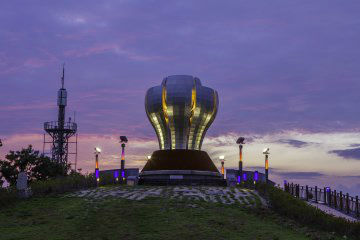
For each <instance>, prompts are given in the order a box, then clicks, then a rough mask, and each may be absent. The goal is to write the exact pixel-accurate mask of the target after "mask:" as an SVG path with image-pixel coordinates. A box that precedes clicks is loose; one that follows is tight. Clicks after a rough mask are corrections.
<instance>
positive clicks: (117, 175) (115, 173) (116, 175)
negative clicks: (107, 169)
mask: <svg viewBox="0 0 360 240" xmlns="http://www.w3.org/2000/svg"><path fill="white" fill-rule="evenodd" d="M118 177H119V171H117V170H115V171H114V178H118Z"/></svg>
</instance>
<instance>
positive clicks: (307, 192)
mask: <svg viewBox="0 0 360 240" xmlns="http://www.w3.org/2000/svg"><path fill="white" fill-rule="evenodd" d="M305 189H306V190H305V191H306V201H309V187H308V185H306V187H305Z"/></svg>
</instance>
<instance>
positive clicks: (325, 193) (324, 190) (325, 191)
mask: <svg viewBox="0 0 360 240" xmlns="http://www.w3.org/2000/svg"><path fill="white" fill-rule="evenodd" d="M324 203H325V205H326V188H324Z"/></svg>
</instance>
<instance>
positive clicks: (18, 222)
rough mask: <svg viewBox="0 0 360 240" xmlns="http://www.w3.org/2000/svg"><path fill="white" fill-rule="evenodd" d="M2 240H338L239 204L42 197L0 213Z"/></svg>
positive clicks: (161, 199)
mask: <svg viewBox="0 0 360 240" xmlns="http://www.w3.org/2000/svg"><path fill="white" fill-rule="evenodd" d="M309 232H310V233H309ZM315 235H316V236H317V237H318V238H315V237H314V236H315ZM0 239H2V240H5V239H16V240H19V239H29V240H31V239H36V240H40V239H75V240H78V239H249V240H250V239H251V240H254V239H264V240H270V239H284V240H291V239H337V238H334V237H332V236H331V235H327V234H324V233H319V232H314V231H310V230H309V229H307V228H303V227H301V226H298V225H296V224H295V223H293V222H291V221H289V220H286V219H283V218H281V217H279V216H277V215H276V214H274V213H272V212H270V211H269V210H264V209H257V208H256V209H246V208H243V207H242V206H241V205H239V204H234V205H224V204H220V203H207V202H204V201H193V200H183V201H180V200H170V199H166V198H148V199H144V200H141V201H133V200H126V199H121V198H106V199H104V200H93V201H89V200H86V199H84V198H77V197H42V198H32V199H30V200H27V201H21V202H18V203H16V205H14V206H9V207H6V208H4V209H2V210H0Z"/></svg>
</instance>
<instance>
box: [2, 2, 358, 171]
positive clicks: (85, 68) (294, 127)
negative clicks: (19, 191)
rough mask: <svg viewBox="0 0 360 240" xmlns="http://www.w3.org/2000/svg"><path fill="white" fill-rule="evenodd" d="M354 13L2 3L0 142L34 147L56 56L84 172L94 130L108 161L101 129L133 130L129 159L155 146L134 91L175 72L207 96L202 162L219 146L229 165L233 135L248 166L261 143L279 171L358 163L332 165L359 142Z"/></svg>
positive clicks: (296, 5) (302, 6) (52, 89)
mask: <svg viewBox="0 0 360 240" xmlns="http://www.w3.org/2000/svg"><path fill="white" fill-rule="evenodd" d="M359 11H360V4H359V1H357V0H348V1H342V2H337V1H328V0H319V1H308V0H304V1H298V2H294V1H286V0H280V1H271V2H270V1H267V0H259V1H235V0H232V1H227V2H226V3H224V2H220V1H215V0H200V1H190V0H183V1H177V2H169V1H164V0H159V1H141V0H123V1H117V0H109V1H106V2H104V1H95V0H87V1H84V0H78V1H62V2H50V1H48V2H44V1H40V0H33V1H31V2H30V1H18V0H14V1H4V2H2V4H1V8H0V123H1V124H0V138H7V139H12V141H11V142H10V143H8V142H7V141H5V146H4V148H2V149H1V151H0V153H1V154H2V152H4V151H5V148H6V150H7V149H8V147H9V148H13V149H16V148H18V147H19V146H20V145H19V142H17V141H16V140H19V139H23V140H22V141H21V143H22V145H26V144H28V143H32V142H34V141H35V140H34V139H36V142H37V144H39V148H40V149H41V147H42V146H41V139H42V134H43V133H44V130H43V122H45V121H54V120H56V119H57V105H56V96H57V91H58V89H59V87H60V74H61V65H62V63H63V62H65V63H66V70H65V87H66V88H67V90H68V105H67V108H66V114H67V116H66V118H68V117H72V118H73V116H74V112H76V121H77V123H78V129H79V132H78V133H79V139H80V140H81V142H79V146H83V150H81V151H82V152H81V154H79V161H81V162H82V164H83V168H84V169H85V168H86V169H90V170H92V169H93V166H92V165H91V164H93V162H92V160H91V161H90V159H91V157H93V156H92V153H91V151H92V149H93V145H94V144H98V142H101V141H105V142H106V144H107V145H108V146H109V149H113V150H112V151H110V152H109V154H108V156H106V157H108V159H115V156H117V155H116V154H117V153H118V152H117V151H118V150H119V149H118V146H117V148H116V147H115V146H116V145H112V144H114V142H110V141H109V140H106V139H105V140H104V138H103V137H102V136H111V138H112V139H113V140H112V141H115V137H116V136H119V135H127V136H128V137H129V139H131V141H130V143H129V149H130V144H131V142H132V141H133V140H134V139H136V142H137V144H139V145H141V144H145V143H147V144H149V145H146V146H151V147H148V148H147V149H141V148H135V149H134V152H131V156H132V159H133V160H134V162H132V164H134V165H139V166H141V164H142V163H141V164H140V162H141V161H143V159H144V156H145V155H146V154H149V152H151V150H152V149H153V148H156V144H157V143H156V135H155V133H154V130H153V129H152V126H151V124H150V123H149V121H148V119H147V117H146V114H145V109H144V97H145V93H146V91H147V89H149V88H150V87H152V86H156V85H159V84H160V83H161V81H162V79H163V78H164V77H166V76H168V75H173V74H189V75H194V76H197V77H199V78H200V79H201V81H202V83H203V84H204V85H206V86H209V87H211V88H213V89H216V90H217V91H218V93H219V110H218V114H217V117H216V119H215V121H214V123H213V124H212V126H211V127H210V129H209V131H208V132H207V134H206V138H205V142H204V150H207V151H208V152H209V153H212V154H213V158H214V159H216V158H218V155H219V154H223V155H226V158H227V164H229V165H231V166H236V165H237V163H236V159H237V158H238V146H237V145H236V144H235V141H236V139H237V138H238V137H239V136H245V138H246V139H247V140H246V144H245V146H244V161H246V164H249V165H247V166H250V165H261V164H262V162H263V155H262V149H263V148H264V147H270V151H271V155H270V159H271V161H270V163H271V164H278V166H277V167H279V166H284V168H286V169H288V170H289V171H293V172H296V171H310V172H321V171H324V172H326V173H329V172H331V171H337V172H339V174H340V173H342V174H343V173H349V174H354V173H353V171H356V170H358V169H359V165H356V164H358V163H359V161H347V165H338V163H339V162H340V161H341V160H340V157H344V156H343V155H344V154H345V156H349V155H351V156H352V157H355V158H356V159H359V157H358V153H357V152H356V151H357V150H354V149H357V148H359V146H355V145H352V146H351V147H349V146H350V145H351V144H355V143H357V142H360V137H359V134H357V133H359V132H360V127H359V122H360V108H358V107H355V106H356V104H357V103H358V102H360V95H359V89H360V81H359V79H360V68H359V67H358V66H359V65H360V48H359V47H358V43H359V41H360V31H355V30H354V29H356V26H357V25H358V22H359V17H358V15H359ZM25 136H33V138H31V137H25ZM35 136H36V137H35ZM87 136H92V137H91V140H89V139H87V138H86V137H87ZM349 136H350V137H351V139H349ZM314 142H316V143H318V144H319V148H317V149H315V148H313V147H312V146H313V145H312V143H314ZM205 143H206V144H205ZM8 144H10V145H11V146H8ZM133 144H134V145H136V144H135V142H133ZM110 146H112V147H111V148H110ZM305 147H306V149H305ZM347 148H354V149H352V150H351V149H347ZM89 149H90V150H89ZM333 149H345V150H335V151H340V152H333V154H328V152H329V151H334V150H333ZM135 150H136V151H139V152H138V153H136V151H135ZM305 150H306V151H305ZM88 151H90V153H88ZM344 151H345V152H344ZM346 151H350V152H351V153H348V152H346ZM352 151H355V153H354V152H352ZM294 153H296V154H294ZM143 155H144V156H143ZM104 157H105V156H104ZM117 157H118V156H117ZM325 163H326V164H325ZM104 164H108V165H107V166H108V167H110V166H112V165H116V164H117V163H116V161H113V162H106V163H105V162H104ZM272 166H273V165H272ZM308 166H311V168H310V167H308ZM312 168H316V169H312ZM322 168H324V169H322ZM339 169H340V170H339ZM346 169H347V170H346ZM344 175H345V174H344Z"/></svg>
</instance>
